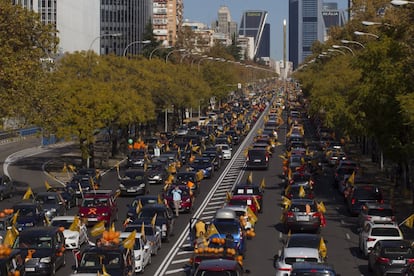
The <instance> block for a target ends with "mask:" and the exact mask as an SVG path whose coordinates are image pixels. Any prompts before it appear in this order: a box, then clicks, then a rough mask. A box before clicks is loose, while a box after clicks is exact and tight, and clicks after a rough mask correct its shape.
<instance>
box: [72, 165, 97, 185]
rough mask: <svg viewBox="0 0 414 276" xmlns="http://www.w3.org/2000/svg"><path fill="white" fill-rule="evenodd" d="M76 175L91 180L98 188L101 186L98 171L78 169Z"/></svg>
mask: <svg viewBox="0 0 414 276" xmlns="http://www.w3.org/2000/svg"><path fill="white" fill-rule="evenodd" d="M76 175H81V176H84V177H88V178H92V180H93V182H94V183H95V184H97V185H98V186H100V185H101V181H102V177H101V173H100V172H99V170H97V169H94V168H80V169H78V170H77V171H76Z"/></svg>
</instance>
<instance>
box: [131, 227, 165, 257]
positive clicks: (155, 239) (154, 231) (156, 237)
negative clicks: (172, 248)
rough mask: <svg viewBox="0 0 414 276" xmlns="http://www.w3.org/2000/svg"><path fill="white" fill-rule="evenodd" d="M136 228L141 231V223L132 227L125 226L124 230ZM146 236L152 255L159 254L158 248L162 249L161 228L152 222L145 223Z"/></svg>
mask: <svg viewBox="0 0 414 276" xmlns="http://www.w3.org/2000/svg"><path fill="white" fill-rule="evenodd" d="M134 230H137V231H141V225H132V227H128V226H127V227H125V229H124V232H132V231H134ZM144 231H145V237H146V238H147V241H148V245H149V246H150V251H151V255H157V254H158V250H160V249H161V228H160V227H158V226H155V227H153V226H152V225H150V224H146V225H144Z"/></svg>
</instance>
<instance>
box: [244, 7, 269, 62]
mask: <svg viewBox="0 0 414 276" xmlns="http://www.w3.org/2000/svg"><path fill="white" fill-rule="evenodd" d="M266 18H267V11H246V12H244V13H243V15H242V19H241V23H240V28H239V35H241V36H245V37H253V38H254V50H253V53H254V57H255V59H257V58H262V57H264V56H260V55H259V54H260V52H259V47H263V48H262V49H266V48H269V49H270V28H269V36H268V37H267V38H266V36H265V37H263V32H264V29H265V23H266ZM266 40H267V41H266ZM262 43H263V44H262ZM265 44H268V45H265ZM261 45H262V46H261ZM269 52H270V51H269ZM268 56H269V55H267V57H268Z"/></svg>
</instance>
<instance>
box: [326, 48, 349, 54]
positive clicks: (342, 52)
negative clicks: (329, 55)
mask: <svg viewBox="0 0 414 276" xmlns="http://www.w3.org/2000/svg"><path fill="white" fill-rule="evenodd" d="M328 51H329V52H337V53H341V54H343V55H346V54H345V52H344V51H341V50H338V49H328Z"/></svg>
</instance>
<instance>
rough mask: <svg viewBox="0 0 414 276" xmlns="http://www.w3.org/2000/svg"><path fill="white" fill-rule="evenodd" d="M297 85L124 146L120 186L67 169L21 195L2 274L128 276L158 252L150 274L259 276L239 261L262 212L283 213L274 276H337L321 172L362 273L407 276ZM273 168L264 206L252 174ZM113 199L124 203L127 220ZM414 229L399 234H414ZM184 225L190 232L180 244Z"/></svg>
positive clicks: (356, 177)
mask: <svg viewBox="0 0 414 276" xmlns="http://www.w3.org/2000/svg"><path fill="white" fill-rule="evenodd" d="M295 87H297V86H295V85H290V86H288V88H286V87H277V86H276V85H274V84H273V85H270V84H266V85H263V87H261V88H260V89H256V90H252V91H251V92H250V93H249V94H246V95H239V96H233V97H232V98H231V100H229V101H228V102H226V103H223V104H221V105H220V106H219V109H218V110H215V112H208V113H206V116H205V117H199V118H198V120H188V121H186V122H183V123H182V124H181V125H180V126H179V127H178V128H177V130H176V131H174V132H161V133H157V135H153V136H150V137H141V136H140V137H135V138H131V139H129V141H128V154H127V158H126V159H125V160H123V161H122V162H120V163H118V164H117V165H116V166H115V168H114V171H115V173H116V178H117V184H116V187H113V188H108V187H107V186H105V187H103V186H104V185H103V181H102V178H103V175H102V174H101V172H100V171H99V170H97V169H91V168H80V169H78V168H75V167H74V166H72V165H66V164H65V168H64V169H65V171H67V172H68V173H69V172H70V173H71V175H72V177H71V179H70V180H69V181H68V182H67V183H66V184H65V185H64V186H52V185H50V184H49V183H48V182H45V189H46V191H45V192H39V193H34V192H33V191H32V190H31V188H30V187H29V188H28V189H27V191H26V193H25V194H24V196H23V198H22V199H21V200H20V201H19V202H17V203H15V204H14V205H13V206H10V208H8V209H4V210H3V211H2V212H0V227H1V229H0V230H1V232H0V236H1V237H2V245H1V246H0V275H15V276H17V275H63V274H59V270H60V269H61V268H62V267H64V266H65V265H66V258H73V259H74V260H75V264H74V265H73V266H72V274H73V275H135V274H136V273H145V270H146V268H148V267H149V266H150V265H151V263H152V259H153V258H154V259H155V258H157V256H158V255H159V252H160V250H162V249H163V247H168V248H170V250H172V251H174V252H173V253H174V254H168V255H167V256H165V257H164V260H162V263H161V265H160V267H159V268H158V270H157V272H156V273H155V274H156V275H169V274H178V275H196V276H202V275H231V276H233V275H246V274H251V275H258V274H257V271H256V272H254V271H250V270H249V269H248V268H246V267H245V258H246V256H247V252H248V247H249V246H248V244H249V243H252V242H254V240H255V238H256V236H258V235H261V233H260V232H258V231H256V225H257V224H258V223H260V216H261V214H262V213H263V210H264V208H269V209H271V208H280V210H281V215H280V218H279V217H277V218H276V219H275V220H277V221H278V222H277V227H276V228H277V230H278V231H279V232H280V244H281V245H282V247H281V248H280V250H279V251H278V252H276V254H275V255H274V256H273V266H274V268H273V271H274V273H275V274H276V275H277V276H289V275H339V274H337V273H336V272H335V269H334V267H333V266H332V264H330V262H328V248H327V244H328V242H327V240H326V239H325V238H324V237H323V229H324V228H325V227H326V225H327V223H328V222H327V218H326V213H327V208H326V207H325V203H324V202H323V200H320V199H319V198H318V193H317V191H318V187H317V186H318V182H320V181H321V179H322V178H324V177H326V175H327V172H332V173H333V181H332V183H333V186H334V189H336V190H337V191H338V192H339V193H340V194H341V196H342V198H343V202H344V206H345V208H346V209H347V211H348V212H349V216H352V217H355V218H356V219H355V221H357V225H355V228H356V229H357V231H358V235H359V242H358V245H359V250H360V253H361V255H362V256H363V257H364V258H366V260H367V262H368V269H369V270H370V271H372V272H373V274H374V275H389V273H394V274H393V275H412V274H409V273H411V272H410V270H411V269H412V264H414V254H413V252H412V247H411V242H409V241H408V240H405V239H404V235H403V231H401V229H400V226H401V224H398V223H397V222H396V221H395V214H394V210H393V208H392V206H391V205H390V204H389V203H388V202H387V201H386V200H385V196H384V194H383V192H382V191H381V187H380V186H378V185H375V184H372V182H370V181H367V179H364V175H363V173H361V172H360V171H361V169H360V168H359V164H358V162H357V161H355V160H352V159H351V158H350V157H349V156H348V154H347V153H346V147H345V144H346V141H345V140H343V139H341V140H340V141H337V139H336V138H335V135H334V133H333V131H332V130H330V129H329V128H326V127H324V126H323V123H321V122H318V121H316V120H311V119H310V117H308V116H307V114H306V103H305V101H304V99H303V95H302V94H301V91H300V89H296V88H295ZM282 127H283V128H284V129H285V130H286V131H284V132H283V131H281V129H282ZM310 132H312V134H310ZM315 137H316V139H314V138H315ZM276 149H279V150H277V151H276ZM279 152H283V154H280V155H279V154H278V153H279ZM272 159H273V160H275V159H280V160H281V163H282V168H280V171H281V175H280V179H281V186H280V187H278V188H280V198H277V199H273V203H272V204H273V205H270V204H269V206H267V205H266V206H265V204H264V193H265V190H266V189H267V187H268V184H269V183H266V182H267V181H266V178H265V177H263V178H261V179H257V177H255V176H257V175H260V172H262V171H264V172H266V171H270V169H269V168H270V162H271V160H272ZM217 177H218V178H217ZM212 179H217V181H216V180H214V181H216V182H215V183H214V184H213V185H207V184H206V183H207V181H210V180H212ZM210 182H212V181H210ZM210 182H209V184H211V183H210ZM6 184H7V183H6ZM201 194H202V195H203V196H202V197H201V196H200V195H201ZM120 198H122V199H125V200H127V201H128V203H127V211H126V213H123V212H122V213H121V212H120V206H119V199H120ZM199 202H202V203H199ZM197 204H198V205H197ZM269 209H268V210H269ZM69 213H70V214H73V213H76V214H75V215H68V214H69ZM182 218H184V220H183V219H182ZM413 220H414V219H409V220H407V221H406V222H405V225H406V226H408V227H410V228H411V227H412V226H413ZM183 221H185V222H184V223H186V224H188V225H185V226H184V233H183V234H182V235H181V236H179V237H178V238H177V234H178V233H177V231H176V229H177V228H178V225H176V224H177V223H178V222H181V223H182V222H183ZM172 241H173V242H174V245H172V243H171V242H172ZM68 251H70V252H71V253H70V254H68ZM177 256H181V258H180V259H174V258H177ZM387 273H388V274H387Z"/></svg>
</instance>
